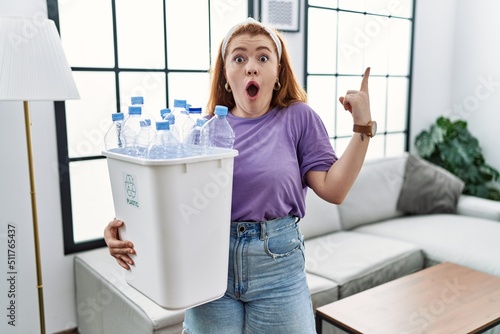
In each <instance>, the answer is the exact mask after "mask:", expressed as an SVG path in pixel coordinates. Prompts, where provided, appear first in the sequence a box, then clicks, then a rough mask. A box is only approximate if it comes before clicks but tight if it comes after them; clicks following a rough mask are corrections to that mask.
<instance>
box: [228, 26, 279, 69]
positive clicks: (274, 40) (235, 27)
mask: <svg viewBox="0 0 500 334" xmlns="http://www.w3.org/2000/svg"><path fill="white" fill-rule="evenodd" d="M248 23H252V24H257V25H259V26H261V27H262V28H264V30H266V32H267V33H268V34H269V36H270V37H271V39H272V40H273V42H274V44H276V50H278V59H279V60H281V42H280V40H279V38H278V36H277V35H276V33H275V32H274V31H273V30H272V29H270V28H268V27H266V26H265V25H263V24H262V23H260V22H259V21H257V20H255V19H253V18H251V17H249V18H247V19H246V20H245V21H243V22H241V23H238V24H237V25H235V26H234V27H232V28H231V29H230V30H229V31H228V33H227V35H226V37H225V38H224V41H223V42H222V60H224V58H225V54H226V47H227V42H228V41H229V38H231V36H232V35H233V33H234V32H235V31H236V29H238V28H239V27H241V26H243V25H245V24H248Z"/></svg>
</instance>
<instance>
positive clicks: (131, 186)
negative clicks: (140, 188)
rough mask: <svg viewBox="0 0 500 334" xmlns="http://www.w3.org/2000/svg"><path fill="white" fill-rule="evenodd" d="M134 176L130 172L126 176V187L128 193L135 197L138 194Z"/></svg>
mask: <svg viewBox="0 0 500 334" xmlns="http://www.w3.org/2000/svg"><path fill="white" fill-rule="evenodd" d="M134 181H135V180H134V177H133V176H132V175H130V174H127V176H125V189H126V190H127V195H128V196H129V197H131V198H135V195H136V194H137V189H136V188H135V182H134Z"/></svg>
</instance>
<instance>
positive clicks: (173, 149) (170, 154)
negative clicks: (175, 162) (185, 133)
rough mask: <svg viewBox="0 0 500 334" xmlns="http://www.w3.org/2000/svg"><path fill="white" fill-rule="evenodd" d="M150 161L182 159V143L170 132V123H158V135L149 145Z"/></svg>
mask: <svg viewBox="0 0 500 334" xmlns="http://www.w3.org/2000/svg"><path fill="white" fill-rule="evenodd" d="M147 157H148V158H149V159H174V158H180V157H182V148H181V143H180V142H179V141H178V140H177V138H175V137H174V136H173V135H172V133H171V132H170V123H169V122H168V121H165V120H164V121H157V122H156V134H155V137H154V139H153V141H152V142H151V144H150V145H149V148H148V155H147Z"/></svg>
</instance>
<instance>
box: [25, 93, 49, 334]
mask: <svg viewBox="0 0 500 334" xmlns="http://www.w3.org/2000/svg"><path fill="white" fill-rule="evenodd" d="M23 106H24V125H25V128H26V145H27V146H28V168H29V174H30V194H31V214H32V216H33V234H34V236H33V240H34V241H35V262H36V279H37V289H38V310H39V314H40V333H41V334H45V311H44V305H43V282H42V262H41V260H40V237H39V234H38V214H37V206H36V192H35V169H34V164H33V147H32V144H31V116H30V106H29V102H28V101H23Z"/></svg>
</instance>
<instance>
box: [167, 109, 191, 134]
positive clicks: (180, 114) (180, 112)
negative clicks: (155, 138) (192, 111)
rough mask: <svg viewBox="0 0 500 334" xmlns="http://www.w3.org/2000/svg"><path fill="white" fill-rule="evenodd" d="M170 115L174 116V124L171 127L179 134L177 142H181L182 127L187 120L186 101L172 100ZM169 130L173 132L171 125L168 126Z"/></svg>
mask: <svg viewBox="0 0 500 334" xmlns="http://www.w3.org/2000/svg"><path fill="white" fill-rule="evenodd" d="M172 115H174V117H175V124H174V126H173V127H175V128H177V132H178V133H179V140H180V141H182V140H183V138H184V134H183V132H182V130H183V129H182V127H183V125H184V122H185V121H186V119H187V118H189V113H188V111H187V102H186V100H174V108H173V109H172ZM170 128H171V130H173V129H172V124H170Z"/></svg>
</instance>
